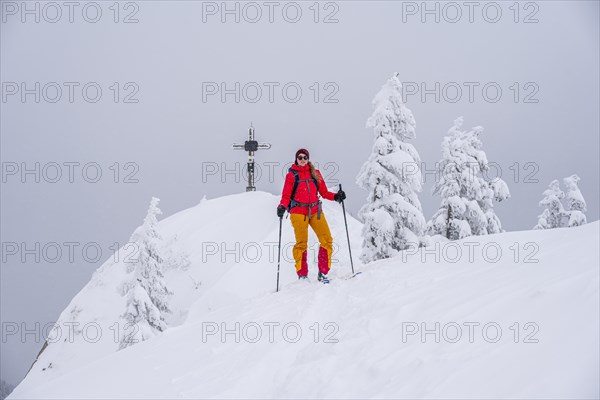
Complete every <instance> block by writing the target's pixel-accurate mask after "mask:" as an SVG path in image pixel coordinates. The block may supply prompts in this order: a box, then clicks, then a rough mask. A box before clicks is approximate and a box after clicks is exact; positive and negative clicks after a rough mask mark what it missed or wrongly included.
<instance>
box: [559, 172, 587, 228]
mask: <svg viewBox="0 0 600 400" xmlns="http://www.w3.org/2000/svg"><path fill="white" fill-rule="evenodd" d="M579 181H580V178H579V176H577V175H571V176H568V177H566V178H563V182H564V183H565V186H566V188H567V190H566V193H565V211H566V217H567V218H566V221H565V224H566V225H565V226H569V227H570V226H579V225H583V224H585V223H586V222H587V220H586V217H585V212H586V211H587V205H586V204H585V199H584V198H583V195H582V194H581V191H580V190H579V185H578V182H579Z"/></svg>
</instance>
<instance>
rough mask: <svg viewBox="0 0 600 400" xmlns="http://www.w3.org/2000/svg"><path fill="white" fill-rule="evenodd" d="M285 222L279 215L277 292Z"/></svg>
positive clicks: (277, 290)
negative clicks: (282, 226)
mask: <svg viewBox="0 0 600 400" xmlns="http://www.w3.org/2000/svg"><path fill="white" fill-rule="evenodd" d="M282 222H283V217H279V248H278V250H277V289H276V290H275V291H276V292H279V265H280V264H281V223H282Z"/></svg>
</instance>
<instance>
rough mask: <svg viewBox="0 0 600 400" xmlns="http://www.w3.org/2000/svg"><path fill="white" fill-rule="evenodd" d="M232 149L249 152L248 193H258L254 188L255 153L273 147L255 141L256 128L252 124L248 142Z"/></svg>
mask: <svg viewBox="0 0 600 400" xmlns="http://www.w3.org/2000/svg"><path fill="white" fill-rule="evenodd" d="M231 147H232V148H233V149H234V150H244V151H247V152H248V186H246V192H254V191H256V187H254V152H255V151H257V150H258V149H261V150H263V149H264V150H267V149H270V148H271V145H270V144H269V143H258V142H257V141H256V140H254V127H253V126H252V123H250V128H249V129H248V140H246V141H245V142H244V143H243V144H241V143H234V144H233V145H232V146H231Z"/></svg>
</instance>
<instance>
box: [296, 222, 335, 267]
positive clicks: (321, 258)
mask: <svg viewBox="0 0 600 400" xmlns="http://www.w3.org/2000/svg"><path fill="white" fill-rule="evenodd" d="M290 220H291V222H292V226H293V227H294V234H295V235H296V244H295V245H294V249H293V250H292V252H293V254H294V260H295V262H296V272H297V273H298V276H306V275H307V274H308V263H307V254H306V253H307V249H308V226H309V225H310V227H311V228H312V229H313V231H314V232H315V234H316V235H317V238H318V239H319V254H318V257H317V260H318V266H319V271H321V273H323V274H327V273H328V272H329V269H330V268H331V253H332V251H333V239H332V237H331V232H330V231H329V225H328V224H327V220H326V219H325V214H324V213H321V219H317V214H316V213H315V214H312V215H311V216H310V219H309V218H308V216H306V215H304V214H290Z"/></svg>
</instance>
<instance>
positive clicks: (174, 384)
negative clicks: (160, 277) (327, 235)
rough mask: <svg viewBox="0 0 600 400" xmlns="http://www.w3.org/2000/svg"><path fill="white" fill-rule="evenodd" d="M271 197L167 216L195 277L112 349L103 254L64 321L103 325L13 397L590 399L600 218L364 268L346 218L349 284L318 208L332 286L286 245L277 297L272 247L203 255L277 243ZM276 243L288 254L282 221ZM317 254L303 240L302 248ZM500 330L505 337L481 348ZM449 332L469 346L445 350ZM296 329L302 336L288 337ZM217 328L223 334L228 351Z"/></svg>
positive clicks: (208, 203)
mask: <svg viewBox="0 0 600 400" xmlns="http://www.w3.org/2000/svg"><path fill="white" fill-rule="evenodd" d="M278 201H279V198H278V196H274V195H272V194H269V193H265V192H250V193H242V194H236V195H231V196H225V197H222V198H217V199H209V200H207V199H204V200H203V201H202V202H201V203H200V204H199V205H197V206H195V207H192V208H189V209H187V210H184V211H181V212H179V213H177V214H175V215H172V216H170V217H168V218H166V219H164V220H162V221H160V222H159V225H158V226H159V229H160V233H161V235H162V236H163V238H164V239H165V242H168V243H171V242H172V240H173V238H174V237H175V236H177V243H178V245H179V246H180V247H181V248H182V249H184V250H185V251H186V252H187V253H188V254H189V259H190V266H189V268H188V269H185V270H183V269H177V268H171V269H169V270H168V271H166V273H165V281H166V282H167V284H168V286H169V288H170V289H172V290H173V292H174V294H173V296H172V299H171V303H170V306H171V309H172V310H173V314H172V315H171V319H169V320H167V322H168V325H169V327H168V328H167V329H166V330H165V331H164V332H162V333H160V334H158V335H157V336H154V337H152V338H150V339H149V340H147V341H144V342H141V343H137V344H135V345H132V346H129V347H127V348H125V349H123V350H118V341H116V342H115V341H114V340H113V338H112V332H111V331H110V330H109V329H108V327H110V325H111V324H113V323H114V322H115V321H116V320H117V319H118V316H119V315H121V314H122V313H123V312H124V310H125V304H126V302H125V298H124V297H123V296H122V295H121V293H120V292H119V287H120V285H121V284H122V283H123V282H124V281H126V280H127V279H128V276H127V272H126V266H125V265H124V264H123V262H122V261H121V262H114V260H113V259H112V258H111V260H109V261H107V262H106V263H105V264H104V265H103V266H102V267H101V268H100V269H99V270H98V271H97V272H96V274H95V275H94V276H93V278H92V280H91V281H90V283H89V284H88V285H87V286H86V287H84V288H83V289H82V290H81V291H80V293H78V294H77V296H75V298H74V299H73V300H72V302H71V304H70V305H69V306H68V307H67V308H66V309H65V311H64V312H63V313H62V314H61V316H60V319H59V322H61V321H62V322H64V321H78V322H80V323H81V324H83V323H85V322H89V321H96V322H98V323H99V324H100V325H101V326H102V327H103V333H104V334H105V335H104V336H103V337H102V339H101V340H99V341H98V342H96V343H90V342H85V341H84V340H82V338H81V334H80V335H78V336H77V338H78V339H77V340H75V341H74V342H73V343H69V341H66V342H64V341H61V342H58V343H52V344H50V345H49V346H48V347H47V348H46V350H45V351H44V352H43V353H42V354H41V355H40V357H39V360H38V361H37V362H36V364H35V365H34V367H33V368H32V370H31V372H30V373H29V374H28V376H27V377H26V378H25V379H24V380H23V381H22V382H21V384H20V385H19V386H18V387H17V388H16V389H15V390H14V391H13V393H12V394H11V395H10V396H9V398H10V399H32V398H73V399H91V398H94V399H97V398H210V397H217V398H406V397H408V398H436V397H444V398H499V397H512V398H557V397H559V398H564V397H570V398H598V397H599V395H600V393H599V388H598V375H599V374H600V367H599V359H600V349H599V339H598V338H599V336H600V335H599V333H600V332H599V326H598V315H599V313H600V310H599V304H600V297H599V264H600V260H599V254H598V242H599V239H600V237H599V236H600V235H599V228H600V223H599V222H598V221H596V222H592V223H588V224H586V225H583V226H578V227H573V228H557V229H548V230H535V231H520V232H508V233H500V234H494V235H485V236H470V237H468V238H465V239H463V240H458V241H452V242H449V241H448V240H447V239H445V238H441V237H439V236H436V237H432V238H430V239H429V240H428V241H429V247H427V248H417V247H414V248H411V249H409V250H406V251H404V252H401V253H400V254H399V255H398V256H397V257H394V258H390V259H385V260H379V261H376V262H373V263H370V264H368V265H362V264H360V263H359V262H358V261H357V257H356V255H357V254H358V253H359V250H360V246H361V236H360V230H361V228H362V225H361V224H360V223H359V222H358V221H357V220H355V219H354V218H353V217H352V216H350V215H347V218H348V223H349V227H350V238H351V243H352V250H353V255H354V258H355V259H354V267H355V269H356V270H360V271H362V272H363V273H362V274H361V275H358V276H357V277H355V278H353V279H348V280H345V279H343V278H344V277H347V276H349V275H350V262H349V258H348V251H347V242H346V235H345V229H344V222H343V215H342V211H341V206H340V205H339V204H337V203H334V202H328V201H324V204H323V206H324V207H323V208H324V214H325V215H326V217H327V219H328V222H329V225H330V229H331V231H332V235H333V237H334V242H335V244H337V245H338V246H339V249H338V251H337V252H336V253H335V254H334V260H335V261H334V265H333V269H332V272H331V276H332V283H331V284H329V285H322V284H320V283H318V282H316V279H315V275H316V272H317V270H316V264H315V262H314V259H313V257H312V255H311V256H310V257H309V258H310V259H309V269H310V274H311V279H312V282H311V283H305V282H299V281H297V279H296V278H295V271H294V267H293V262H292V260H291V246H287V250H288V253H289V254H288V255H287V258H286V257H282V263H281V285H280V287H281V290H280V292H279V293H274V289H275V280H276V270H277V254H276V247H275V248H274V250H273V259H270V256H269V254H267V253H268V247H267V246H260V248H261V249H262V251H263V254H262V256H261V257H260V258H259V259H258V260H257V261H255V262H249V260H248V259H246V260H244V258H243V257H242V259H241V260H236V259H235V255H233V254H227V255H226V257H225V259H224V260H221V254H220V253H219V254H216V255H209V254H210V253H211V251H208V250H207V246H206V244H207V243H217V244H221V243H225V244H226V246H227V248H228V249H233V248H235V243H236V242H238V243H240V248H243V246H244V245H247V244H249V243H256V244H261V243H263V242H270V243H276V242H277V238H278V232H279V220H278V219H277V217H276V215H275V207H276V205H277V204H278ZM282 242H283V243H284V244H285V243H288V244H290V243H293V231H292V228H291V224H290V222H289V220H288V219H284V221H283V232H282ZM314 243H316V237H315V235H314V233H313V232H312V230H310V231H309V245H310V249H316V247H313V244H314ZM203 244H204V245H203ZM515 244H516V245H515ZM284 248H285V246H284ZM470 249H472V257H471V255H470ZM483 249H487V251H484V250H483ZM498 249H500V251H501V253H500V254H501V255H500V257H499V258H498V259H497V260H494V257H495V254H496V253H495V251H497V250H498ZM517 249H518V251H517ZM456 254H460V256H459V257H458V259H457V257H456ZM444 255H445V257H444ZM246 258H249V256H248V257H246ZM526 261H537V262H526ZM194 281H196V282H200V285H196V284H195V283H194ZM236 323H239V326H240V329H239V333H240V335H239V336H240V337H239V342H236V337H235V334H234V333H232V332H235V327H236ZM317 323H318V325H316V324H317ZM436 323H439V326H440V329H439V330H438V332H439V336H440V340H439V342H436V341H435V335H434V333H429V334H427V335H426V336H425V340H422V337H421V335H420V334H421V333H422V332H423V329H422V328H426V329H429V330H432V331H435V327H436ZM470 323H473V324H475V323H477V324H479V325H472V324H471V325H469V324H470ZM515 323H518V324H519V325H518V329H517V326H516V325H515ZM528 323H529V325H526V324H528ZM276 324H278V325H276ZM285 324H288V325H287V335H285V336H284V334H283V326H284V325H285ZM422 324H424V325H422ZM486 324H488V325H486ZM494 324H497V326H499V327H500V328H501V332H502V335H501V337H500V338H499V339H498V341H497V342H490V341H488V340H486V339H490V338H492V339H493V338H494V336H495V330H494V326H496V325H494ZM456 326H458V327H460V328H461V332H462V336H461V338H460V339H459V340H457V341H456V342H455V343H453V342H452V341H451V340H450V339H453V338H454V336H455V335H454V332H455V330H453V329H456ZM469 326H472V327H473V329H474V331H473V332H474V334H473V341H472V342H471V341H470V340H469V329H468V327H469ZM483 326H487V327H488V329H487V336H485V337H484V335H483ZM257 327H258V328H257ZM269 327H272V329H273V331H272V337H273V341H271V340H270V337H269V336H270V332H269ZM296 327H300V329H301V330H302V334H301V335H300V337H299V338H298V340H297V341H296V342H294V341H293V340H291V339H294V337H295V328H296ZM311 327H312V329H311ZM511 327H512V329H511ZM222 328H226V329H229V330H230V331H231V332H230V333H229V334H227V335H225V337H224V340H222V339H223V338H222V336H221V334H222V333H223V329H222ZM415 328H418V329H419V331H418V333H416V334H410V332H411V331H410V330H411V329H415ZM104 329H106V330H104ZM211 329H218V332H217V333H216V334H209V333H210V332H212V331H211ZM536 329H537V330H536ZM259 331H260V332H261V336H260V337H258V339H257V340H256V338H257V336H256V334H255V333H256V332H259ZM315 332H318V333H319V337H318V340H317V342H316V343H315ZM515 332H518V333H519V337H518V339H517V343H515ZM531 340H537V343H535V342H533V343H526V342H527V341H531ZM253 341H254V342H253ZM50 363H52V366H51V367H50V368H46V367H48V366H49V364H50ZM42 368H46V369H45V370H42Z"/></svg>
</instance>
